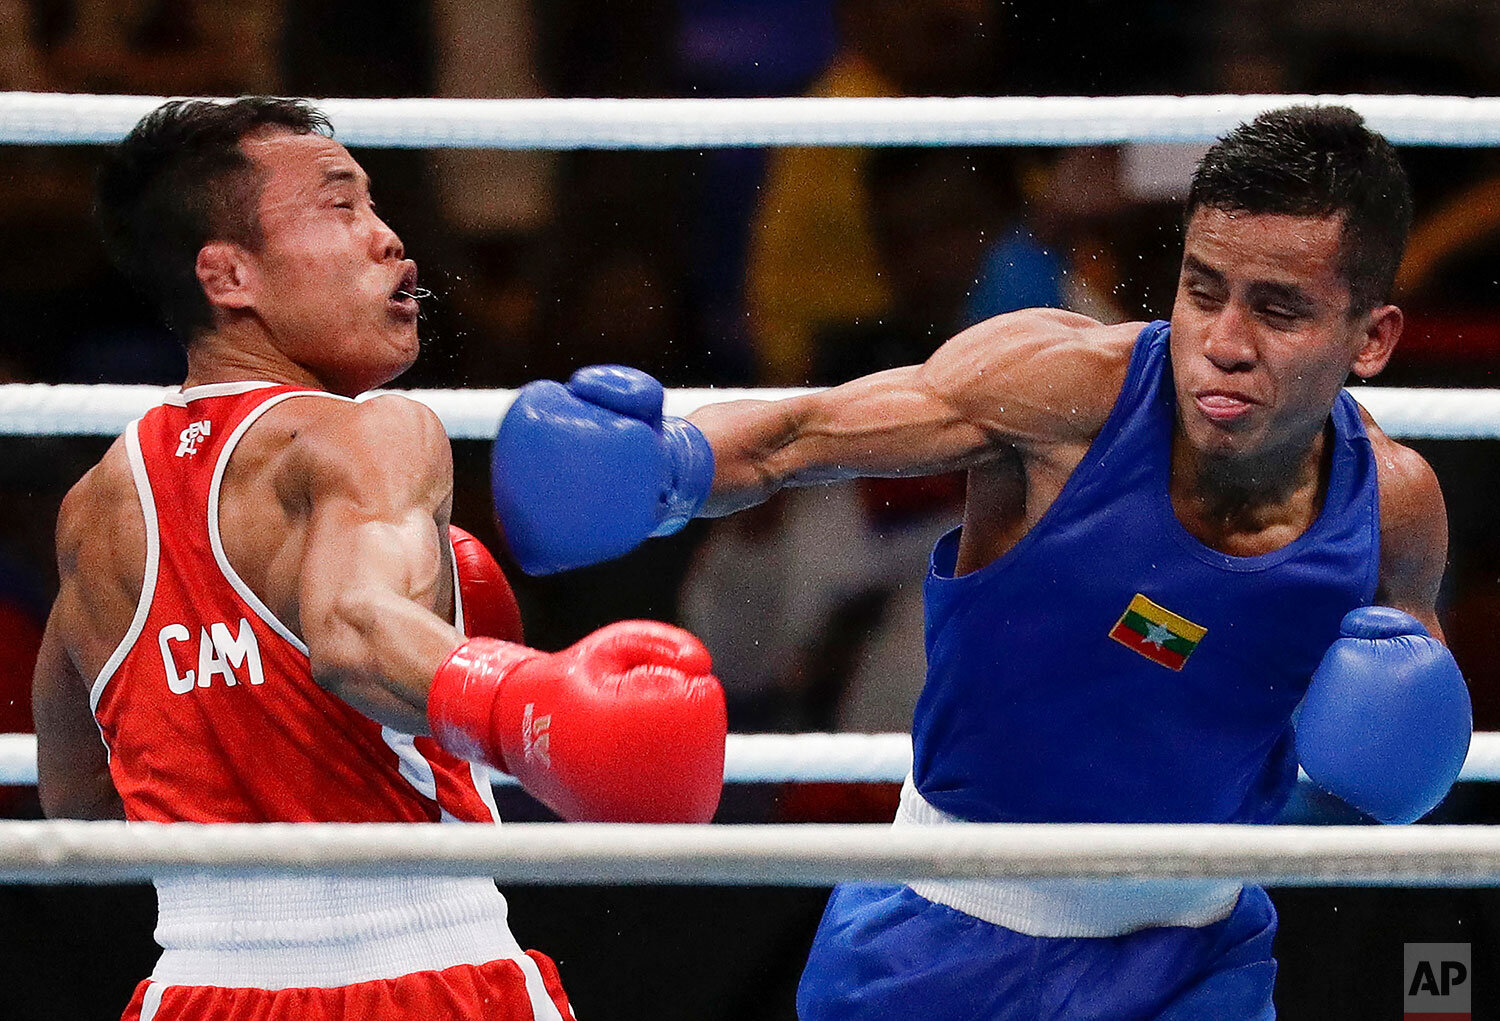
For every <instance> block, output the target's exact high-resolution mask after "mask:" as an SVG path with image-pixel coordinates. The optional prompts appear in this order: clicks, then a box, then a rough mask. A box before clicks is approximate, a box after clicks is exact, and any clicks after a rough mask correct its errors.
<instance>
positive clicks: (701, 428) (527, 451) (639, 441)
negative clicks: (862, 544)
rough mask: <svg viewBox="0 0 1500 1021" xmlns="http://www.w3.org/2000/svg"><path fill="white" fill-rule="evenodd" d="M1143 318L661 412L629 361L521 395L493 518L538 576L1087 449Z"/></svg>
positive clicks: (505, 433)
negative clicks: (665, 542) (752, 512)
mask: <svg viewBox="0 0 1500 1021" xmlns="http://www.w3.org/2000/svg"><path fill="white" fill-rule="evenodd" d="M1138 332H1139V324H1125V325H1122V326H1101V325H1099V324H1098V323H1096V322H1094V320H1092V319H1089V318H1087V317H1086V316H1080V315H1075V314H1073V313H1071V312H1060V311H1057V310H1055V309H1031V310H1029V311H1026V312H1015V313H1012V314H1010V315H1005V316H998V317H996V318H994V319H990V320H988V321H986V322H983V323H980V324H979V325H977V326H974V327H972V328H971V329H968V330H965V331H964V332H963V333H961V334H959V335H958V336H957V337H954V338H953V339H952V340H950V341H948V342H947V343H946V344H944V345H943V346H942V348H941V349H940V350H938V351H937V353H935V354H934V355H933V356H932V357H931V358H929V359H928V360H927V361H926V362H925V363H923V364H922V365H913V366H908V367H906V368H900V369H892V370H890V371H887V372H879V373H875V374H874V375H871V376H866V377H864V378H863V379H858V380H855V381H854V382H852V383H846V384H844V385H843V386H838V387H834V388H833V389H831V390H826V391H823V392H820V393H814V394H810V395H807V396H802V397H797V398H794V399H791V400H784V401H737V402H733V403H725V404H712V405H708V406H706V407H703V408H700V409H699V410H698V411H697V412H696V413H695V414H694V415H693V416H692V418H691V420H684V419H680V418H671V417H663V416H662V387H661V384H660V383H658V382H657V381H656V380H654V379H652V378H651V377H650V376H647V375H646V374H645V373H643V372H638V371H636V370H634V369H628V368H624V367H622V366H593V367H590V368H586V369H580V370H579V371H578V372H576V373H574V375H573V377H572V378H571V379H570V380H569V381H568V383H567V385H566V386H564V385H563V384H560V383H554V382H551V381H549V380H543V381H540V382H536V383H530V384H528V385H527V386H525V387H523V388H522V389H521V392H520V394H518V395H517V397H516V401H515V403H514V404H512V405H511V407H510V410H509V411H508V412H506V415H505V419H504V421H502V422H501V424H500V431H499V433H498V434H497V436H496V437H495V446H494V450H493V453H492V465H493V474H492V476H491V480H492V482H493V485H494V493H495V513H496V515H497V516H498V518H499V520H500V523H501V524H502V526H503V527H504V529H505V533H506V538H507V541H508V542H509V544H510V548H511V552H512V553H514V554H515V557H516V560H517V561H518V562H519V563H520V565H521V567H522V568H523V569H524V570H526V571H528V572H530V573H532V574H548V573H551V572H554V571H564V570H568V569H570V568H574V567H582V566H583V565H585V564H594V563H598V562H600V561H603V560H609V559H611V558H613V557H617V556H620V555H621V554H623V553H628V552H629V551H630V550H632V549H634V548H635V547H636V546H637V545H639V544H640V543H641V542H642V541H643V540H644V539H646V538H647V537H648V536H652V535H669V534H671V533H672V532H675V531H676V530H677V529H679V528H681V527H682V526H683V525H684V524H685V523H686V522H687V521H688V520H689V519H690V518H692V517H694V516H696V515H719V514H727V513H729V512H731V511H734V510H738V509H740V508H742V507H748V506H750V505H751V504H754V503H758V502H760V501H762V500H764V499H766V498H767V497H768V496H770V495H771V494H772V493H774V492H775V491H776V490H777V489H779V488H781V487H782V486H787V485H807V484H811V483H816V482H829V481H833V480H836V479H842V478H850V477H853V476H859V475H887V476H898V475H923V474H932V473H935V472H941V471H948V470H951V469H954V468H962V467H968V466H972V465H976V464H981V463H983V462H985V461H987V460H989V459H991V458H993V457H995V456H997V455H999V454H1000V453H1001V451H1002V450H1003V449H1004V448H1006V447H1009V448H1013V449H1017V448H1018V449H1020V450H1021V452H1022V453H1023V454H1025V453H1031V452H1035V451H1038V450H1041V449H1042V448H1045V447H1047V446H1049V445H1072V444H1078V443H1083V444H1087V443H1088V441H1089V440H1090V439H1092V437H1093V436H1094V435H1096V434H1097V433H1098V431H1099V429H1100V428H1101V427H1102V426H1103V424H1104V421H1105V419H1106V418H1107V417H1108V416H1109V411H1110V409H1111V408H1112V407H1113V406H1114V401H1115V398H1116V397H1117V396H1118V394H1119V391H1120V386H1121V384H1122V382H1123V381H1124V378H1125V373H1126V370H1127V367H1128V366H1129V363H1130V354H1131V351H1132V350H1133V345H1134V341H1135V338H1136V335H1137V333H1138Z"/></svg>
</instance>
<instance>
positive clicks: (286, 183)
mask: <svg viewBox="0 0 1500 1021" xmlns="http://www.w3.org/2000/svg"><path fill="white" fill-rule="evenodd" d="M242 146H243V148H244V151H245V154H246V155H247V156H249V157H250V158H251V159H253V160H254V161H255V162H256V163H257V164H259V166H260V167H261V168H262V171H263V173H264V183H263V187H262V190H261V194H260V204H259V214H260V229H261V235H262V244H261V246H260V248H259V250H258V251H254V252H250V253H247V256H246V258H247V261H248V263H249V266H250V273H251V276H252V283H253V291H254V308H253V311H254V312H255V314H256V315H257V316H258V317H259V318H260V320H261V321H262V322H263V323H264V324H265V326H266V328H267V330H268V331H269V333H270V334H271V336H272V338H273V340H274V342H275V343H276V344H277V346H278V348H280V350H281V351H282V352H283V353H284V354H286V355H287V356H288V357H290V358H291V359H292V360H293V361H296V362H297V363H298V364H301V365H303V366H305V367H307V368H309V369H311V370H313V371H314V373H315V374H316V375H318V377H319V378H320V379H322V380H324V381H325V382H326V383H327V385H329V386H330V387H331V388H333V389H336V390H339V391H341V392H358V391H362V390H366V389H369V388H370V387H374V386H379V385H380V384H382V383H385V382H388V381H390V380H391V379H393V378H395V377H396V376H397V375H399V374H400V373H402V372H404V371H405V370H406V369H407V368H409V367H410V366H411V364H412V362H413V361H415V360H416V357H417V350H418V346H417V311H418V309H417V302H416V301H415V300H414V299H410V298H405V297H400V296H397V294H396V292H397V291H398V290H403V289H404V290H406V291H411V290H413V289H414V288H415V285H416V264H415V263H413V262H411V261H410V260H408V259H406V253H405V250H404V249H403V248H402V245H401V239H400V238H398V237H397V236H396V234H395V232H394V231H392V230H391V229H390V227H388V226H386V224H385V222H384V221H383V220H381V218H380V217H379V216H377V215H376V213H375V209H374V206H373V205H372V203H371V201H370V191H369V178H368V177H366V175H365V172H364V170H363V169H362V168H361V167H360V165H359V164H358V163H356V162H355V161H354V158H353V157H352V156H350V155H349V151H348V150H347V149H345V148H344V147H343V146H342V145H339V144H338V143H337V142H335V141H333V140H332V139H329V138H325V137H323V136H322V135H316V134H307V135H298V134H292V133H290V132H285V131H276V132H271V133H267V134H262V135H258V136H252V137H251V138H248V139H246V140H245V141H244V142H243V143H242Z"/></svg>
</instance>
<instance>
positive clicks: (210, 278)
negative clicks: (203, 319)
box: [193, 241, 256, 311]
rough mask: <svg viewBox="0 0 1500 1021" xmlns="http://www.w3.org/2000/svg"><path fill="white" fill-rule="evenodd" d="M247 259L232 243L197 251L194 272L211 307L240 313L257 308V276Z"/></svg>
mask: <svg viewBox="0 0 1500 1021" xmlns="http://www.w3.org/2000/svg"><path fill="white" fill-rule="evenodd" d="M245 255H246V253H245V250H244V249H243V248H241V247H240V246H239V245H237V244H234V243H233V242H231V241H210V242H208V243H207V244H205V245H204V246H203V247H202V248H200V249H198V260H197V262H196V264H195V265H194V267H193V269H194V272H195V273H196V274H197V276H198V283H199V284H200V285H201V286H202V287H203V293H204V295H205V296H206V297H207V298H208V303H209V305H211V306H213V307H214V308H216V309H219V308H222V309H234V310H237V311H238V310H241V309H247V308H251V307H253V306H254V305H255V303H256V301H255V299H256V293H255V280H256V274H255V269H254V267H253V266H251V265H250V261H249V260H248V259H247V258H246V257H245Z"/></svg>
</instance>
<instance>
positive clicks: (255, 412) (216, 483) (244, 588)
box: [190, 383, 352, 656]
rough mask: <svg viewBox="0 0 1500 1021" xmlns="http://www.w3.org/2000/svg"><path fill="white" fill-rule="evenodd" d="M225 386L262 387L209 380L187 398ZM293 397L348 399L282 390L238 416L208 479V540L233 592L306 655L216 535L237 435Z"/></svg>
mask: <svg viewBox="0 0 1500 1021" xmlns="http://www.w3.org/2000/svg"><path fill="white" fill-rule="evenodd" d="M264 385H265V386H271V385H274V384H270V383H267V384H264ZM225 386H245V387H246V389H245V390H242V391H239V392H241V393H244V392H248V391H249V390H258V389H261V388H262V384H259V383H256V384H233V383H212V384H209V385H208V386H195V387H193V388H192V392H193V394H194V396H193V397H192V398H190V399H191V400H197V399H198V398H199V397H207V396H226V395H225V394H205V393H202V391H204V390H207V389H210V388H211V387H225ZM231 393H233V391H231ZM293 397H331V398H333V399H334V400H336V401H348V400H349V398H347V397H341V396H340V395H338V394H331V393H328V392H327V391H325V390H291V391H289V392H287V393H281V394H277V395H276V396H274V397H270V398H267V399H266V400H265V401H264V402H263V403H261V404H258V405H256V407H255V408H253V409H252V410H251V411H250V414H248V415H246V416H245V417H244V419H243V420H241V422H240V424H239V425H237V426H235V427H234V432H232V433H230V434H229V438H228V439H226V440H225V441H224V449H223V450H221V451H219V461H218V463H217V464H215V465H214V477H213V482H212V483H210V485H209V487H208V510H207V513H208V544H209V546H211V547H212V548H213V551H214V561H215V562H216V563H217V564H218V565H219V573H220V574H222V575H223V576H224V580H225V581H227V582H229V587H230V588H232V589H234V591H235V593H236V594H237V595H238V596H239V597H240V598H241V599H243V600H244V601H245V603H246V604H247V605H248V606H249V607H250V609H251V610H253V611H254V612H255V615H256V616H257V617H259V618H260V619H261V621H262V622H264V623H265V624H266V625H267V626H268V627H269V628H271V630H272V631H275V632H276V633H277V634H278V635H280V636H281V637H282V639H283V640H284V641H286V642H287V643H288V644H290V645H291V646H292V648H294V649H296V650H297V651H298V652H300V653H302V655H304V656H306V655H307V643H305V642H304V641H302V639H301V638H299V637H297V635H296V634H295V633H294V632H293V631H292V629H291V628H289V627H287V626H286V625H285V624H283V623H282V622H281V620H280V618H278V617H277V616H276V614H274V613H272V612H271V608H270V607H269V606H267V605H266V604H265V603H263V602H261V599H260V596H257V595H256V594H255V593H254V592H252V591H251V590H250V586H249V585H246V584H245V580H244V579H243V578H241V577H240V576H239V572H237V571H236V570H235V569H234V567H233V566H231V565H230V563H229V557H227V556H226V555H225V554H224V541H223V539H222V538H220V536H219V487H220V486H221V485H222V484H223V482H224V471H225V469H226V468H228V467H229V458H230V455H232V454H233V453H234V448H235V447H237V446H238V445H239V442H240V439H241V437H243V436H244V435H245V432H246V430H248V429H249V428H250V427H251V426H252V425H254V424H255V422H256V421H257V420H258V419H259V418H260V416H262V415H264V414H265V413H266V412H268V411H270V410H271V409H272V408H274V407H276V405H278V404H280V403H281V402H282V401H285V400H290V399H291V398H293ZM351 403H352V402H351Z"/></svg>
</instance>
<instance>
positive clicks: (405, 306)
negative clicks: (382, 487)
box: [388, 262, 432, 318]
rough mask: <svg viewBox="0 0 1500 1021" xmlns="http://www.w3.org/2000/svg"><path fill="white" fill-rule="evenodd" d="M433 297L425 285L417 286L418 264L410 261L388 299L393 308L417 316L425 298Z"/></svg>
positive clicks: (404, 313)
mask: <svg viewBox="0 0 1500 1021" xmlns="http://www.w3.org/2000/svg"><path fill="white" fill-rule="evenodd" d="M430 297H432V292H431V291H429V290H428V289H427V288H425V287H418V286H417V264H416V263H414V262H409V263H407V264H406V270H405V271H404V272H403V273H402V274H401V279H400V280H398V281H397V282H396V286H395V288H394V289H393V290H392V291H391V294H390V298H389V299H388V300H389V301H390V303H391V305H392V307H393V308H395V309H396V310H398V311H399V312H400V313H401V314H403V315H406V316H411V317H413V318H414V317H415V316H416V315H417V313H418V312H420V311H421V307H422V306H421V301H422V299H423V298H430Z"/></svg>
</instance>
